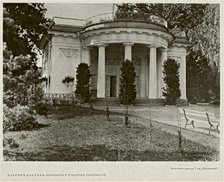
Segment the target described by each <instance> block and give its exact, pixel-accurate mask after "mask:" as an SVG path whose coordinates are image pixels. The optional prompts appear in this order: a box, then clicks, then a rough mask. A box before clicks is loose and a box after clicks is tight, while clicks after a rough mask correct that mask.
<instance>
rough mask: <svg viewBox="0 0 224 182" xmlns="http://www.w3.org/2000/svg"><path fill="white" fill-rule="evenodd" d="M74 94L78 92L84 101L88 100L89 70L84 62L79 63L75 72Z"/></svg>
mask: <svg viewBox="0 0 224 182" xmlns="http://www.w3.org/2000/svg"><path fill="white" fill-rule="evenodd" d="M76 73H77V74H76V80H77V84H76V91H75V93H76V94H80V95H81V98H82V99H84V102H89V100H90V70H89V66H88V64H86V63H80V64H79V65H78V68H77V72H76Z"/></svg>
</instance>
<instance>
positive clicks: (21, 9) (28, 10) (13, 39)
mask: <svg viewBox="0 0 224 182" xmlns="http://www.w3.org/2000/svg"><path fill="white" fill-rule="evenodd" d="M45 12H46V9H45V8H44V4H41V3H4V4H3V30H4V31H3V42H6V44H7V48H8V50H10V51H12V55H13V56H18V55H28V54H29V55H31V56H32V58H35V55H36V53H37V49H40V41H41V38H42V35H44V34H47V26H48V24H49V20H48V19H47V18H45Z"/></svg>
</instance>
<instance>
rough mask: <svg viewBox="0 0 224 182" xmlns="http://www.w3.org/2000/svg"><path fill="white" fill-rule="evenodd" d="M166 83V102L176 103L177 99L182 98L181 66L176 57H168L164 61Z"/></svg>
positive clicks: (164, 94)
mask: <svg viewBox="0 0 224 182" xmlns="http://www.w3.org/2000/svg"><path fill="white" fill-rule="evenodd" d="M163 67H164V70H163V74H164V78H163V80H164V83H165V84H166V86H165V87H164V88H163V90H164V92H163V96H164V97H165V98H166V104H168V105H175V104H176V102H177V99H178V98H180V88H179V87H180V83H179V81H180V80H179V71H178V70H179V67H180V65H179V64H178V63H177V62H176V61H175V60H174V59H168V60H167V61H165V62H164V65H163Z"/></svg>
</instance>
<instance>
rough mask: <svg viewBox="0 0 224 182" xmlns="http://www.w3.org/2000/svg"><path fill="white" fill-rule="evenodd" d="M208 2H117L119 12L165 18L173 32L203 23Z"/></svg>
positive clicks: (187, 29)
mask: <svg viewBox="0 0 224 182" xmlns="http://www.w3.org/2000/svg"><path fill="white" fill-rule="evenodd" d="M206 6H207V4H183V3H182V4H178V3H173V4H171V3H170V4H168V3H166V4H162V3H149V4H147V3H136V4H131V3H123V4H117V8H118V9H117V12H138V13H147V14H150V15H156V16H159V17H161V18H164V19H165V20H166V21H167V23H168V29H169V30H170V31H171V32H172V33H177V31H179V32H181V31H185V32H186V33H187V32H188V31H189V30H190V29H192V28H194V27H195V26H197V25H198V24H201V23H202V21H203V17H204V11H205V9H206Z"/></svg>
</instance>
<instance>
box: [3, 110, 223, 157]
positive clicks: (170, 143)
mask: <svg viewBox="0 0 224 182" xmlns="http://www.w3.org/2000/svg"><path fill="white" fill-rule="evenodd" d="M105 116H106V115H105V111H99V110H95V109H92V110H90V109H89V108H82V107H75V108H71V107H67V108H58V109H57V110H55V111H53V112H52V114H51V116H49V117H48V118H44V117H40V118H39V122H40V123H42V124H48V125H49V126H48V127H45V128H41V129H39V130H33V131H21V132H8V133H5V134H4V138H5V140H10V139H13V140H14V142H13V143H16V147H10V145H9V144H7V142H6V144H5V147H4V151H3V153H4V160H8V161H14V160H16V161H24V160H25V161H215V160H219V152H218V151H217V149H216V148H214V147H210V146H206V145H202V144H200V143H196V142H193V141H191V140H189V139H187V138H185V137H183V141H182V151H180V150H179V141H178V136H177V128H173V127H171V126H167V125H164V124H161V123H157V122H150V121H148V120H144V119H141V118H136V117H133V116H132V117H130V118H129V121H130V124H129V125H128V126H126V125H125V123H124V116H123V115H122V114H116V113H112V114H111V116H110V120H109V121H107V119H106V117H105ZM142 123H152V127H150V125H146V124H142ZM164 128H165V130H164ZM175 130H176V131H175ZM170 131H171V132H170ZM174 131H175V132H174ZM150 132H151V136H150ZM209 139H210V138H209ZM212 140H218V139H214V138H212Z"/></svg>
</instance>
